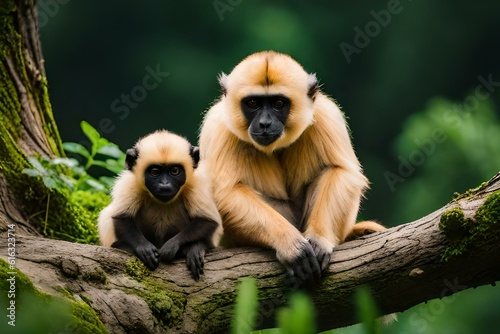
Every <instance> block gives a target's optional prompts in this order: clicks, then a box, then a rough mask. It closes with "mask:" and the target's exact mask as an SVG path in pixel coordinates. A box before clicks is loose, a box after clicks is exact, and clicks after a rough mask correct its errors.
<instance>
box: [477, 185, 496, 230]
mask: <svg viewBox="0 0 500 334" xmlns="http://www.w3.org/2000/svg"><path fill="white" fill-rule="evenodd" d="M474 219H475V220H476V221H477V222H478V224H477V225H476V226H475V227H474V229H473V231H472V232H473V233H474V234H481V235H483V236H484V234H487V233H489V234H491V232H498V229H499V227H500V191H496V192H494V193H493V194H491V195H490V196H488V198H487V199H486V200H485V201H484V203H483V205H481V207H480V208H479V209H477V211H476V215H475V216H474Z"/></svg>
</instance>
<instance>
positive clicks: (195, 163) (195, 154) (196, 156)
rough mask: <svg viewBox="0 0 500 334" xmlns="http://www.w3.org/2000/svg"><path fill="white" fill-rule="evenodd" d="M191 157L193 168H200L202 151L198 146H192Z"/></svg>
mask: <svg viewBox="0 0 500 334" xmlns="http://www.w3.org/2000/svg"><path fill="white" fill-rule="evenodd" d="M189 155H191V158H193V168H196V167H198V162H200V149H199V148H198V146H192V145H191V148H190V149H189Z"/></svg>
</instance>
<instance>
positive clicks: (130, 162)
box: [125, 147, 139, 170]
mask: <svg viewBox="0 0 500 334" xmlns="http://www.w3.org/2000/svg"><path fill="white" fill-rule="evenodd" d="M138 156H139V151H138V150H137V148H135V147H133V148H129V149H128V150H127V152H126V157H125V167H126V168H127V169H128V170H132V168H134V166H135V163H136V161H137V157H138Z"/></svg>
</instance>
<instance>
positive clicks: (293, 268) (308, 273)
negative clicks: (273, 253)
mask: <svg viewBox="0 0 500 334" xmlns="http://www.w3.org/2000/svg"><path fill="white" fill-rule="evenodd" d="M284 266H285V268H286V270H287V272H288V275H289V276H290V280H291V282H292V285H293V287H294V288H298V287H300V286H303V285H307V286H314V285H315V284H316V283H317V282H318V281H319V279H320V277H321V268H320V266H319V263H318V259H317V258H316V255H315V254H314V250H313V248H312V246H311V244H309V242H304V243H303V244H302V245H301V250H300V253H299V255H298V256H297V257H295V258H294V259H292V260H291V261H287V262H286V263H284Z"/></svg>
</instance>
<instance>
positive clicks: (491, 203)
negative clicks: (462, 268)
mask: <svg viewBox="0 0 500 334" xmlns="http://www.w3.org/2000/svg"><path fill="white" fill-rule="evenodd" d="M439 228H440V229H441V230H442V231H443V233H444V234H445V235H446V238H447V240H448V246H447V247H446V249H445V250H444V252H443V254H441V260H442V261H448V260H449V259H451V258H453V257H455V256H458V255H461V254H464V253H465V252H466V251H468V250H469V249H470V248H474V247H480V244H481V243H482V242H483V241H484V240H490V241H491V239H495V240H496V239H499V232H500V191H496V192H494V193H492V194H491V195H489V196H488V198H487V199H486V200H485V201H484V203H483V205H481V207H480V208H478V209H477V211H476V214H475V216H474V218H473V219H470V218H465V216H464V213H463V211H462V210H461V209H460V208H459V207H455V208H452V209H450V210H448V211H446V212H444V213H443V214H442V215H441V218H440V221H439Z"/></svg>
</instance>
